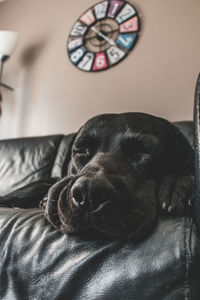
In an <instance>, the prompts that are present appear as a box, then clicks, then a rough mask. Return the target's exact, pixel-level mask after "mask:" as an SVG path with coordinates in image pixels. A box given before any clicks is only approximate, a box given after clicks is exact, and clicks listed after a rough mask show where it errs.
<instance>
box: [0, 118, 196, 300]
mask: <svg viewBox="0 0 200 300" xmlns="http://www.w3.org/2000/svg"><path fill="white" fill-rule="evenodd" d="M177 126H178V127H180V129H181V130H182V131H183V132H184V134H185V135H186V136H187V138H188V139H189V140H190V142H191V143H192V139H193V138H192V136H193V128H192V127H193V126H192V123H191V122H179V123H177ZM70 141H71V135H69V136H63V135H56V136H46V137H36V138H20V139H13V140H4V141H0V195H2V196H3V195H6V194H8V193H10V192H11V191H13V190H15V189H17V188H19V187H23V186H25V185H27V184H28V183H30V182H33V181H37V180H39V179H42V178H50V177H61V176H62V175H63V174H64V173H65V171H66V168H67V162H68V149H69V144H70ZM35 197H36V198H37V197H38V195H35ZM28 201H29V199H27V202H28ZM0 299H1V300H26V299H27V300H54V299H56V300H135V299H137V300H145V299H152V300H157V299H158V300H164V299H167V300H169V299H173V300H179V299H180V300H183V299H195V300H199V299H200V237H199V233H198V231H197V229H196V226H195V224H194V221H193V220H192V219H191V218H190V217H182V218H160V219H159V222H158V224H157V226H156V228H155V230H154V231H153V232H152V234H151V235H150V236H149V237H148V238H146V239H145V240H143V241H142V242H140V243H137V244H136V243H134V242H130V241H125V240H120V241H119V240H118V241H116V240H109V239H105V238H103V237H96V238H95V237H94V238H93V239H88V238H86V237H83V236H67V235H63V234H61V233H59V232H57V231H56V230H55V229H54V228H53V227H52V226H51V225H50V224H48V223H47V221H46V220H45V219H44V217H43V212H42V211H41V210H40V209H39V208H32V209H22V208H8V207H1V208H0Z"/></svg>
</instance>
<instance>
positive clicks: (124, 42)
mask: <svg viewBox="0 0 200 300" xmlns="http://www.w3.org/2000/svg"><path fill="white" fill-rule="evenodd" d="M135 39H136V34H134V33H133V34H120V35H119V36H118V38H117V41H116V42H117V44H119V45H120V46H121V47H123V48H125V49H126V50H129V49H130V48H131V47H132V46H133V44H134V42H135Z"/></svg>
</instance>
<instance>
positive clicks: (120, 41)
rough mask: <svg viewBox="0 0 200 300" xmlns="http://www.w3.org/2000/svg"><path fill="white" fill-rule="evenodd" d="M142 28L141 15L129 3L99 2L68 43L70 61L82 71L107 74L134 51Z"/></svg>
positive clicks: (76, 27)
mask: <svg viewBox="0 0 200 300" xmlns="http://www.w3.org/2000/svg"><path fill="white" fill-rule="evenodd" d="M139 27H140V24H139V16H138V13H137V11H136V9H135V7H134V6H133V5H131V4H130V3H129V2H126V1H122V0H107V1H102V2H98V3H97V4H95V5H93V6H92V7H90V8H89V9H88V10H87V11H86V12H84V13H83V14H82V15H81V16H80V18H79V19H78V20H77V21H76V22H75V24H74V25H73V27H72V29H71V31H70V34H69V38H68V42H67V51H68V55H69V58H70V60H71V62H72V63H73V64H74V65H75V66H76V67H78V68H79V69H81V70H83V71H87V72H96V71H102V70H106V69H108V68H110V67H112V66H114V65H116V64H117V63H119V62H120V61H122V60H123V59H124V58H125V57H126V56H127V55H128V53H129V52H130V51H131V50H132V48H133V46H134V45H135V43H136V40H137V37H138V32H139Z"/></svg>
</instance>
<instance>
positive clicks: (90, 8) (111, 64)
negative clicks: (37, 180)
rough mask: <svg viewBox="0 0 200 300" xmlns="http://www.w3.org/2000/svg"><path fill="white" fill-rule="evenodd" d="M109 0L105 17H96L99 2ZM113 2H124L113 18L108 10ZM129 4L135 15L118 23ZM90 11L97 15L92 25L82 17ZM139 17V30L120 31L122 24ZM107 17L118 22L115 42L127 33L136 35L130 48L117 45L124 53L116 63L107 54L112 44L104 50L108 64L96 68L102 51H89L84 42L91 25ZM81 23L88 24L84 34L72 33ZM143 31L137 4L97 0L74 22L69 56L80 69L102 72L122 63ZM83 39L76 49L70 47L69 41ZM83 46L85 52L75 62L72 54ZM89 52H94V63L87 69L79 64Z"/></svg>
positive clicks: (119, 0)
mask: <svg viewBox="0 0 200 300" xmlns="http://www.w3.org/2000/svg"><path fill="white" fill-rule="evenodd" d="M105 2H107V10H106V13H105V17H103V18H101V19H97V18H96V13H95V7H96V6H97V5H99V4H103V3H105ZM112 2H120V3H122V5H121V7H120V9H119V10H118V11H117V13H116V14H115V16H114V17H113V18H111V17H108V16H107V15H108V12H109V9H110V7H111V4H112ZM127 5H128V6H129V7H132V8H133V10H134V11H135V14H134V15H131V16H129V17H128V18H127V19H124V20H123V21H122V22H121V23H118V22H117V21H116V18H117V17H118V16H119V15H120V13H121V12H122V11H123V9H124V8H125V7H126V6H127ZM89 11H92V13H93V15H94V16H95V21H93V22H92V23H91V24H90V25H86V24H85V23H83V21H81V19H82V18H83V16H85V15H86V13H88V12H89ZM135 17H136V18H137V30H133V31H127V32H122V31H121V32H120V26H121V25H123V24H124V23H126V22H128V21H129V20H131V19H133V18H135ZM105 19H111V20H114V21H115V22H116V23H118V30H119V31H118V36H117V38H116V39H115V42H116V41H117V40H118V38H119V36H125V35H128V34H132V35H134V41H133V42H132V45H131V46H130V47H129V48H128V49H124V48H123V47H122V46H120V45H119V44H117V45H116V48H118V49H120V50H121V51H123V52H124V55H123V56H122V57H121V58H120V59H119V60H117V61H116V62H114V63H111V62H110V59H109V58H108V54H107V51H108V50H109V49H110V48H112V47H113V46H110V47H109V48H108V49H106V50H105V51H103V53H104V55H105V59H106V65H105V66H104V67H103V68H99V69H98V68H95V67H94V65H95V60H96V59H97V55H98V54H99V53H100V52H90V51H88V50H87V49H86V48H85V42H84V36H85V34H87V32H88V31H89V29H90V28H91V25H95V24H96V23H97V22H98V21H99V20H105ZM78 22H79V23H81V24H83V26H86V27H87V28H86V30H85V32H84V33H83V34H82V35H77V36H75V35H71V33H72V31H73V28H74V26H75V24H77V23H78ZM140 31H141V20H140V17H139V15H138V12H137V10H136V8H135V6H133V5H132V4H131V3H130V2H129V1H124V0H103V1H100V2H97V3H96V4H94V5H92V6H91V7H89V8H88V9H87V10H86V11H85V12H84V13H82V14H81V16H80V17H79V18H78V19H77V20H76V22H75V23H74V24H73V26H72V28H71V30H70V33H69V36H68V39H67V52H68V57H69V59H70V61H71V63H72V64H73V65H74V66H76V67H77V68H78V69H79V70H81V71H84V72H100V71H104V70H107V69H109V68H111V67H114V66H116V65H117V64H118V63H120V62H121V61H122V60H123V59H124V58H125V57H127V55H128V54H129V53H130V51H131V50H132V49H133V48H134V46H135V45H136V43H137V40H138V37H139V33H140ZM79 38H80V39H82V44H80V45H79V46H77V47H75V48H74V49H71V50H69V49H68V45H69V42H70V41H74V40H77V39H79ZM81 48H85V51H84V53H83V55H82V56H81V57H80V59H79V60H78V61H77V62H73V61H72V54H73V53H74V52H75V51H77V50H78V49H81ZM89 54H93V56H94V57H93V59H92V63H91V67H90V68H89V69H88V70H87V69H83V68H81V67H80V66H79V64H80V63H81V62H82V61H83V59H84V57H86V56H87V55H89Z"/></svg>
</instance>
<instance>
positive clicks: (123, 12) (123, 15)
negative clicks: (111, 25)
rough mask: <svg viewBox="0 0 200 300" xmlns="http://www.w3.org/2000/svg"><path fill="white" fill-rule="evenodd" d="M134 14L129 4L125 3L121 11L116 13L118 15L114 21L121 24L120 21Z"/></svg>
mask: <svg viewBox="0 0 200 300" xmlns="http://www.w3.org/2000/svg"><path fill="white" fill-rule="evenodd" d="M135 14H136V11H135V9H134V8H133V7H132V6H131V5H130V4H126V5H125V6H124V8H123V9H122V10H121V12H120V13H119V14H118V16H117V17H116V21H117V22H118V23H119V24H121V23H122V22H124V21H125V20H127V19H129V18H130V17H132V16H134V15H135Z"/></svg>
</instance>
